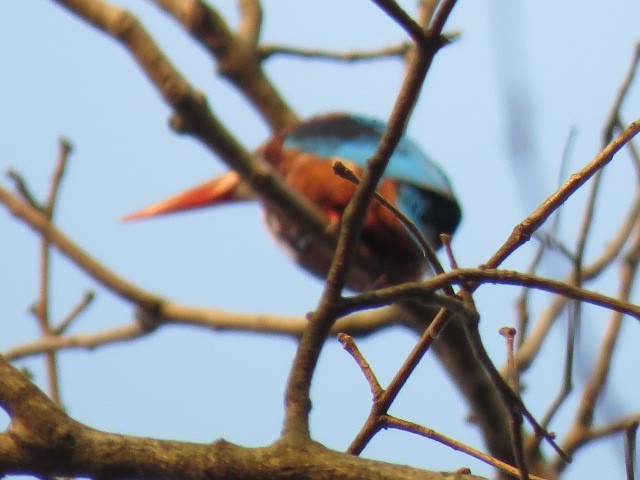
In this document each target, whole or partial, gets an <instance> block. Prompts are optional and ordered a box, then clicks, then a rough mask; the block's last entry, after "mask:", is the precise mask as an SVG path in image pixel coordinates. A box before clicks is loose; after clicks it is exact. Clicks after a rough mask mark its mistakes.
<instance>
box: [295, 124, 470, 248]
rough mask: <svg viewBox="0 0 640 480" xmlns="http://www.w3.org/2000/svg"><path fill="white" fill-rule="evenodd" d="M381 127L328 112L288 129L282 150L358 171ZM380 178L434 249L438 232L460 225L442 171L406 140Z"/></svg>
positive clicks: (371, 151) (372, 149)
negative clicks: (390, 183) (339, 161)
mask: <svg viewBox="0 0 640 480" xmlns="http://www.w3.org/2000/svg"><path fill="white" fill-rule="evenodd" d="M385 129H386V124H385V123H384V122H382V121H380V120H375V119H369V118H366V117H362V116H358V115H346V114H331V115H326V116H322V117H317V118H314V119H311V120H309V121H307V122H304V123H302V124H301V125H299V126H297V127H294V128H293V129H292V130H290V131H289V132H288V133H287V135H286V137H285V140H284V146H285V148H296V149H300V150H303V151H306V152H311V153H315V154H316V155H319V156H322V157H340V158H344V159H346V160H350V161H352V162H354V163H356V164H357V165H359V166H361V167H365V166H366V162H367V160H369V159H370V158H371V157H372V156H373V154H374V153H375V151H376V149H377V147H378V144H379V143H380V139H381V138H382V135H383V133H384V131H385ZM384 177H385V178H390V179H393V180H396V181H397V183H398V199H397V203H398V207H399V208H400V209H401V210H402V211H403V212H404V213H405V215H407V216H408V217H409V218H410V219H411V220H412V221H413V222H414V223H415V224H416V225H417V226H418V227H420V228H421V230H422V231H423V232H424V233H425V234H427V236H428V237H429V238H430V240H431V243H432V245H434V246H439V245H440V240H439V238H438V235H439V234H440V233H441V232H446V233H452V232H453V231H454V230H455V229H456V227H457V225H458V223H459V222H460V216H461V212H460V206H459V204H458V202H457V200H456V198H455V196H454V194H453V190H452V188H451V183H450V182H449V179H448V178H447V176H446V174H445V173H444V172H443V171H442V169H441V168H440V167H439V166H438V165H436V164H435V163H434V162H433V161H432V160H431V159H430V158H429V157H427V156H426V155H425V154H424V153H423V152H422V150H420V148H419V147H418V146H417V145H416V144H415V143H413V142H412V141H411V140H410V139H408V138H406V137H403V138H402V140H400V143H399V144H398V147H397V148H396V150H395V152H394V153H393V155H392V156H391V159H390V160H389V165H388V166H387V170H386V171H385V175H384Z"/></svg>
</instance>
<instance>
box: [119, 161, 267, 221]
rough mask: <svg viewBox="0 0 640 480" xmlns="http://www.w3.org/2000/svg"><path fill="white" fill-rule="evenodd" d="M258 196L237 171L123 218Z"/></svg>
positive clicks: (134, 218) (127, 219)
mask: <svg viewBox="0 0 640 480" xmlns="http://www.w3.org/2000/svg"><path fill="white" fill-rule="evenodd" d="M254 198H256V196H255V195H254V193H253V192H252V191H251V189H250V188H249V187H248V186H247V185H246V184H245V183H244V182H243V181H242V180H241V179H240V176H239V175H238V174H237V173H236V172H229V173H225V174H224V175H222V176H220V177H216V178H214V179H212V180H209V181H207V182H205V183H202V184H200V185H198V186H196V187H193V188H190V189H189V190H186V191H184V192H182V193H178V194H177V195H174V196H172V197H170V198H167V199H166V200H162V201H160V202H158V203H154V204H153V205H150V206H148V207H147V208H143V209H142V210H139V211H137V212H134V213H130V214H129V215H126V216H125V217H123V218H122V220H124V221H127V222H128V221H131V220H140V219H143V218H151V217H156V216H158V215H166V214H168V213H175V212H183V211H187V210H193V209H196V208H203V207H209V206H213V205H222V204H224V203H229V202H237V201H243V200H252V199H254Z"/></svg>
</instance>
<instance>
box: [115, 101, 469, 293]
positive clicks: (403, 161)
mask: <svg viewBox="0 0 640 480" xmlns="http://www.w3.org/2000/svg"><path fill="white" fill-rule="evenodd" d="M386 127H387V125H386V124H385V122H383V121H381V120H378V119H375V118H369V117H365V116H363V115H358V114H347V113H329V114H324V115H318V116H314V117H311V118H309V119H308V120H306V121H303V122H301V123H299V124H297V125H295V126H292V127H288V128H285V129H283V130H281V131H279V132H277V133H276V134H275V135H273V136H272V137H271V138H270V139H269V140H267V141H266V142H265V143H264V144H263V145H262V146H261V147H259V148H258V150H257V151H256V155H258V156H260V157H261V158H262V159H264V160H265V161H266V162H267V163H268V164H269V165H270V166H271V167H272V168H273V170H274V172H275V173H276V174H277V175H278V176H280V177H281V178H282V179H283V181H284V183H285V184H286V185H287V186H289V187H290V188H292V189H293V190H295V191H297V192H298V193H300V194H301V195H302V196H303V197H304V198H306V199H307V200H308V201H310V202H311V203H313V204H314V205H315V206H316V207H318V208H319V209H320V211H322V212H323V213H324V214H325V215H326V218H327V222H328V225H329V227H328V228H333V229H335V228H337V227H338V225H339V223H340V220H341V218H342V214H343V213H344V210H345V208H346V206H347V203H348V202H349V200H350V199H351V197H352V196H353V194H354V192H355V188H356V187H355V185H354V184H353V183H351V182H349V181H348V180H345V179H344V178H342V177H340V176H338V175H336V174H335V173H334V171H333V169H332V167H333V164H334V162H336V161H340V162H341V163H343V164H344V165H345V166H346V167H347V168H348V169H350V170H352V171H353V172H354V173H355V174H356V175H362V173H363V171H364V168H365V167H366V163H367V161H368V160H369V159H370V158H371V157H372V156H373V155H374V153H375V151H376V149H377V147H378V144H379V143H380V140H381V138H382V135H383V134H384V132H385V130H386ZM377 193H378V194H379V195H381V196H382V197H384V198H385V199H386V200H387V201H388V202H390V203H391V204H392V205H394V206H395V207H396V208H397V209H398V210H399V211H400V212H402V214H403V215H405V216H406V217H407V218H408V219H409V220H411V221H412V222H413V223H414V224H415V226H416V227H417V228H418V230H419V231H420V232H421V233H422V235H423V236H424V237H425V239H426V240H427V242H428V243H429V244H430V246H431V247H432V248H433V249H438V248H439V247H441V241H440V234H442V233H445V234H449V235H452V234H453V233H454V231H455V230H456V228H457V227H458V225H459V223H460V220H461V207H460V204H459V202H458V200H457V198H456V196H455V194H454V192H453V188H452V185H451V182H450V181H449V179H448V177H447V175H446V173H445V172H444V171H443V169H442V168H441V167H440V166H438V165H437V164H436V163H435V162H434V161H433V160H432V159H430V158H429V157H428V156H427V155H426V154H425V153H424V152H423V151H422V150H421V149H420V148H419V147H418V146H417V144H416V143H414V142H413V141H412V140H411V139H409V138H408V137H406V136H403V137H402V139H401V140H400V142H399V143H398V146H397V148H396V149H395V151H394V153H393V154H392V155H391V157H390V160H389V163H388V166H387V169H386V170H385V173H384V175H383V177H382V179H381V180H380V183H379V185H378V187H377ZM252 199H257V196H256V195H255V194H254V193H253V192H252V190H251V188H250V187H249V186H248V185H247V184H246V183H245V182H243V180H242V178H241V177H240V176H239V175H238V174H237V173H236V172H234V171H230V172H228V173H225V174H223V175H221V176H219V177H216V178H213V179H211V180H208V181H206V182H204V183H202V184H199V185H197V186H195V187H193V188H190V189H188V190H186V191H184V192H182V193H178V194H177V195H174V196H172V197H169V198H167V199H166V200H163V201H160V202H158V203H155V204H153V205H151V206H149V207H146V208H144V209H142V210H139V211H137V212H135V213H132V214H129V215H127V216H125V217H124V220H126V221H131V220H140V219H145V218H151V217H156V216H159V215H165V214H168V213H174V212H180V211H187V210H192V209H196V208H202V207H208V206H217V205H223V204H226V203H229V202H237V201H243V200H252ZM263 206H264V211H265V219H266V224H267V227H268V229H269V231H270V232H271V233H272V234H273V236H274V237H275V238H276V240H277V241H278V242H279V243H280V244H281V245H283V246H284V247H285V249H286V250H287V251H288V252H289V254H290V255H291V256H292V257H293V259H294V260H295V261H296V263H298V264H299V265H301V266H302V267H303V268H304V269H306V270H308V271H309V272H311V273H313V274H315V275H316V276H318V277H321V278H324V277H326V275H327V273H328V271H329V268H330V265H331V259H332V255H331V254H330V252H327V250H326V249H324V248H322V249H321V248H319V247H318V244H317V241H316V240H315V239H314V238H313V236H312V235H311V234H309V233H308V232H307V233H305V232H304V231H302V229H301V228H299V226H298V225H296V223H295V221H293V220H291V219H289V218H285V217H283V216H282V214H281V213H279V211H278V210H277V209H275V208H273V207H272V206H270V205H269V204H268V203H265V204H264V205H263ZM360 241H361V244H363V245H364V246H365V248H366V249H367V250H368V252H369V253H370V255H372V258H373V259H374V260H375V262H373V263H374V264H375V266H373V265H369V266H368V267H369V270H371V269H373V272H372V273H373V275H367V276H366V278H365V277H363V276H362V275H357V274H355V273H354V274H353V275H350V276H349V277H348V278H347V285H346V286H347V288H349V289H351V290H353V291H366V290H370V289H372V288H382V287H386V286H392V285H396V284H399V283H402V282H408V281H417V280H419V279H420V278H421V277H423V276H424V275H425V274H427V273H428V271H429V266H428V264H427V262H426V261H425V258H424V252H423V249H422V247H421V246H420V244H419V242H418V241H417V240H416V238H415V237H414V235H413V234H412V233H410V232H409V230H408V229H407V227H406V225H405V223H403V221H401V220H400V218H399V217H398V215H397V214H395V213H393V212H392V211H391V210H390V209H388V208H387V207H386V206H384V205H383V204H382V203H381V202H378V201H375V200H374V201H372V202H371V204H370V206H369V208H368V211H367V214H366V217H365V219H364V224H363V227H362V231H361V237H360Z"/></svg>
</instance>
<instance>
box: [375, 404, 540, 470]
mask: <svg viewBox="0 0 640 480" xmlns="http://www.w3.org/2000/svg"><path fill="white" fill-rule="evenodd" d="M381 420H382V421H383V423H384V426H385V427H389V428H395V429H398V430H403V431H405V432H410V433H415V434H417V435H420V436H423V437H426V438H429V439H431V440H435V441H436V442H439V443H441V444H443V445H446V446H447V447H450V448H453V449H454V450H458V451H460V452H463V453H466V454H467V455H469V456H471V457H473V458H476V459H478V460H480V461H481V462H484V463H486V464H487V465H491V466H492V467H495V468H497V469H499V470H502V471H503V472H506V473H508V474H510V475H513V476H514V477H519V475H520V472H519V471H518V469H517V468H515V467H513V466H512V465H509V464H508V463H505V462H503V461H501V460H499V459H497V458H495V457H492V456H491V455H487V454H485V453H482V452H481V451H480V450H476V449H475V448H472V447H470V446H468V445H465V444H464V443H461V442H458V441H456V440H454V439H453V438H450V437H447V436H446V435H443V434H441V433H439V432H437V431H435V430H433V429H431V428H427V427H423V426H422V425H418V424H416V423H413V422H409V421H407V420H402V419H400V418H396V417H392V416H390V415H383V416H382V417H381ZM529 478H530V479H531V480H544V479H543V478H542V477H538V476H535V475H529Z"/></svg>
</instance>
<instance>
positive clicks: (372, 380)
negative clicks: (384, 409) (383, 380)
mask: <svg viewBox="0 0 640 480" xmlns="http://www.w3.org/2000/svg"><path fill="white" fill-rule="evenodd" d="M338 341H339V342H340V343H341V344H342V347H343V348H344V349H345V350H346V351H347V352H348V353H349V355H351V356H352V357H353V359H354V360H355V361H356V363H357V364H358V366H359V367H360V370H361V371H362V374H363V375H364V378H366V379H367V383H368V384H369V388H371V395H372V396H373V400H374V401H375V400H376V399H377V398H379V397H380V395H382V393H383V392H384V390H383V389H382V387H381V386H380V382H378V379H377V378H376V375H375V373H373V370H372V369H371V365H369V362H367V360H366V359H365V358H364V356H363V355H362V353H361V352H360V349H358V346H357V345H356V342H354V340H353V338H352V337H351V336H350V335H347V334H346V333H339V334H338Z"/></svg>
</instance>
